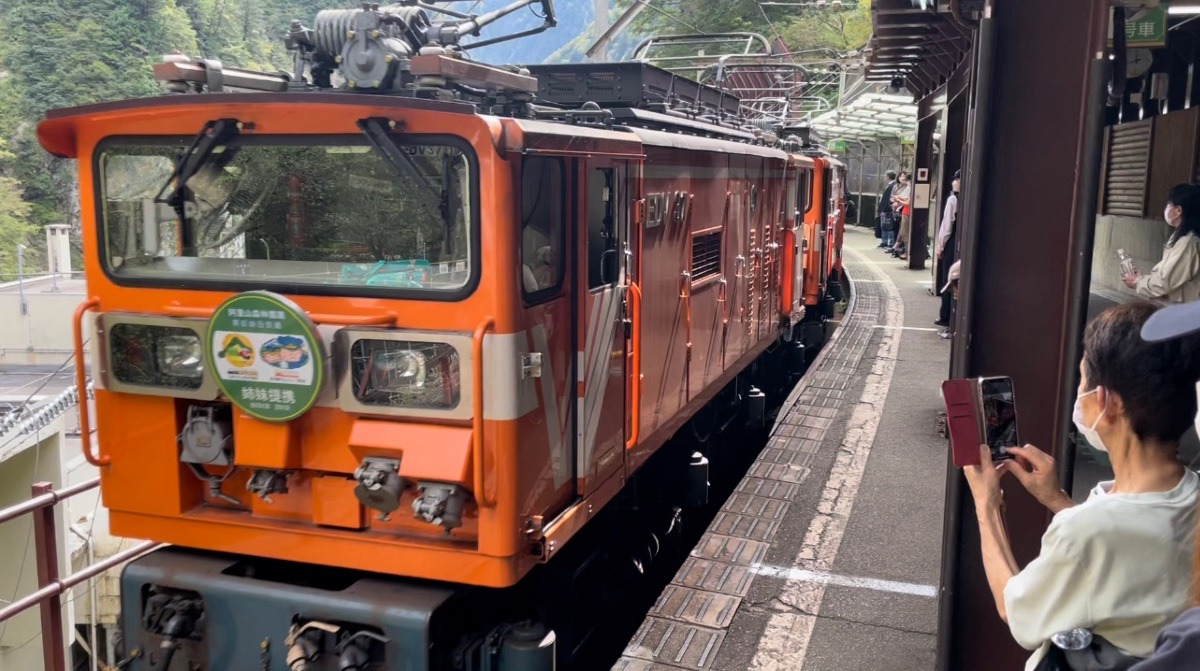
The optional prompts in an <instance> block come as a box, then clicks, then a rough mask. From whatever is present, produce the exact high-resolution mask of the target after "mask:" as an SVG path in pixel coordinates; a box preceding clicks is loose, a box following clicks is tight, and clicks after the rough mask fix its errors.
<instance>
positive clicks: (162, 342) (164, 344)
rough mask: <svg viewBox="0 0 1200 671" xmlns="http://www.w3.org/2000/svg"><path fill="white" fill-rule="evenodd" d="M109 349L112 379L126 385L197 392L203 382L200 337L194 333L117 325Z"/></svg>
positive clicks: (172, 329)
mask: <svg viewBox="0 0 1200 671" xmlns="http://www.w3.org/2000/svg"><path fill="white" fill-rule="evenodd" d="M109 348H110V351H109V360H110V362H111V368H112V374H113V377H115V378H116V379H117V381H119V382H122V383H124V384H133V385H140V386H146V387H171V388H176V389H192V390H195V389H199V388H200V386H201V385H202V384H203V382H204V359H203V356H202V355H201V352H202V346H201V343H200V336H199V335H198V334H197V333H196V332H195V331H193V330H191V329H187V328H181V327H176V326H148V325H144V324H116V325H114V326H113V327H112V329H111V331H110V332H109Z"/></svg>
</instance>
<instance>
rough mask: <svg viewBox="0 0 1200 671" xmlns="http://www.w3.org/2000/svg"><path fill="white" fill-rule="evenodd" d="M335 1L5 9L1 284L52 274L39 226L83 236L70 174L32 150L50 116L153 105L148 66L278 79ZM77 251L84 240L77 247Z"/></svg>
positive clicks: (17, 5)
mask: <svg viewBox="0 0 1200 671" xmlns="http://www.w3.org/2000/svg"><path fill="white" fill-rule="evenodd" d="M354 4H355V3H352V2H350V3H348V2H339V1H338V0H332V1H330V0H3V2H0V281H4V280H10V279H12V278H13V275H14V274H15V273H16V245H17V244H18V243H19V242H24V243H25V244H27V245H29V247H30V251H29V252H27V253H26V266H27V267H28V268H31V269H39V268H45V262H44V252H43V247H44V240H43V236H42V235H40V229H41V227H42V226H44V225H46V224H51V223H70V224H73V225H77V224H78V220H79V216H78V215H79V203H78V202H77V198H76V189H75V166H74V165H73V163H72V162H69V161H60V160H56V159H54V158H53V157H51V156H49V155H48V154H46V153H45V152H44V151H43V150H42V149H41V147H40V146H39V145H38V143H37V138H36V136H35V129H36V124H37V122H38V120H39V119H41V118H42V116H43V114H44V113H45V111H46V110H47V109H52V108H56V107H69V106H72V105H82V104H87V103H93V102H100V101H105V100H118V99H122V98H132V97H143V96H152V95H157V94H158V93H159V92H160V88H159V87H158V85H157V84H156V83H155V82H154V81H153V79H152V77H151V65H152V64H153V63H155V62H157V61H159V60H160V59H161V57H162V55H163V54H167V53H172V52H181V53H184V54H188V55H192V56H205V57H209V58H218V59H220V60H222V61H223V62H225V63H228V64H230V65H236V66H242V67H250V68H264V69H277V68H279V67H287V66H288V64H289V62H290V61H289V59H288V57H287V53H286V51H285V50H284V48H283V42H282V40H281V39H280V38H281V36H282V33H283V31H284V30H285V29H286V28H287V26H288V23H289V21H290V20H291V19H292V18H300V19H303V20H304V21H305V22H306V23H311V19H312V17H314V16H315V15H316V12H317V11H318V10H319V9H324V8H330V7H344V6H353V5H354ZM74 241H75V245H76V247H78V244H79V240H78V236H75V240H74Z"/></svg>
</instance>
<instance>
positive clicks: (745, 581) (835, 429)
mask: <svg viewBox="0 0 1200 671" xmlns="http://www.w3.org/2000/svg"><path fill="white" fill-rule="evenodd" d="M877 244H878V240H877V239H876V238H875V237H874V236H873V235H872V233H871V232H870V231H869V230H868V229H861V228H854V229H851V230H847V231H846V240H845V245H844V252H843V255H844V266H845V268H846V273H847V274H848V275H849V279H850V283H851V289H852V291H851V298H850V302H849V305H848V306H847V309H846V313H845V315H844V316H843V318H842V322H841V324H840V326H839V328H838V329H837V330H836V331H835V333H834V336H833V339H832V340H831V341H830V342H829V343H828V344H827V345H826V346H825V348H824V349H823V350H822V352H821V354H820V355H819V357H818V358H817V360H816V361H815V362H814V363H813V365H812V367H811V368H810V369H809V371H808V373H807V374H806V375H805V376H804V378H803V380H802V381H801V382H800V383H799V384H798V385H797V387H796V388H795V389H794V390H793V391H792V393H791V395H790V396H789V398H788V399H787V400H786V401H785V403H784V404H783V406H782V408H781V409H780V412H779V415H778V418H777V420H776V423H775V425H774V427H773V429H772V433H771V438H770V440H769V442H768V443H767V445H766V447H765V448H764V449H763V451H762V453H761V454H760V455H759V456H758V458H757V460H756V461H755V463H754V464H753V466H752V467H751V469H750V471H749V472H748V473H747V474H746V477H745V478H744V479H743V480H742V481H741V483H740V484H739V485H738V488H737V490H736V491H735V492H734V493H733V494H732V495H731V496H730V497H729V499H728V500H727V501H725V503H724V505H723V507H722V508H721V512H720V513H719V514H718V515H717V516H716V517H715V518H714V520H713V522H712V523H711V525H710V526H709V528H708V530H707V532H706V533H705V535H704V537H703V538H702V540H701V542H700V543H699V544H698V545H697V546H696V547H695V548H694V549H693V550H692V552H691V554H690V556H689V557H688V559H687V560H686V561H685V562H684V564H683V566H682V567H681V568H680V569H679V571H678V573H677V574H676V575H675V577H674V579H673V580H672V582H671V584H669V585H668V586H667V587H666V588H665V589H664V590H663V592H662V594H661V595H660V596H659V598H658V600H657V602H656V603H655V605H654V607H653V608H652V609H651V611H650V613H649V614H648V616H647V617H646V619H645V621H644V622H643V623H642V624H641V626H640V627H639V628H638V631H637V633H636V634H635V635H634V637H633V638H632V640H631V641H630V642H629V644H628V646H627V647H626V649H625V651H624V654H623V656H622V657H621V659H620V660H619V661H618V662H617V664H616V665H615V666H614V667H613V668H614V669H616V670H618V671H652V670H663V671H667V670H678V669H714V670H738V671H741V670H744V669H749V670H750V671H776V670H779V671H782V670H785V669H786V670H788V671H798V670H800V669H804V670H806V671H826V670H828V671H833V670H835V669H837V670H839V671H856V670H857V671H873V670H876V669H878V670H880V671H884V670H887V671H928V670H929V669H932V668H934V660H935V656H936V631H937V610H938V609H937V606H938V601H937V595H938V584H939V577H940V571H941V544H942V516H943V505H944V496H945V479H946V454H947V450H948V449H949V448H948V442H947V441H946V440H945V439H944V438H941V437H939V435H938V433H937V417H938V413H939V412H940V411H941V410H942V402H941V397H940V394H939V389H940V385H941V382H942V380H943V379H945V377H946V373H947V370H948V368H949V356H950V341H949V340H944V339H942V338H941V337H939V336H938V331H939V330H940V329H938V328H937V327H936V326H935V325H934V324H933V322H934V320H935V319H936V318H937V312H938V308H939V305H940V299H938V298H935V297H932V296H931V295H930V293H929V288H930V286H931V282H930V276H931V274H930V272H929V271H924V272H918V271H912V270H907V269H905V268H903V267H902V263H901V262H900V261H899V260H897V259H895V258H893V257H892V256H890V255H887V254H885V253H884V252H883V251H882V250H879V249H876V245H877Z"/></svg>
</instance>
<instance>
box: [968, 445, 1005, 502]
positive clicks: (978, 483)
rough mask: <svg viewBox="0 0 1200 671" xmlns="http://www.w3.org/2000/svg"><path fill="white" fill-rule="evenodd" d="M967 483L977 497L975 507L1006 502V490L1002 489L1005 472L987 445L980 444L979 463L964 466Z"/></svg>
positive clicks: (972, 493)
mask: <svg viewBox="0 0 1200 671" xmlns="http://www.w3.org/2000/svg"><path fill="white" fill-rule="evenodd" d="M963 475H965V476H967V485H968V486H970V488H971V495H972V496H974V497H975V509H976V510H979V511H983V510H986V509H988V508H999V507H1000V506H1001V504H1003V503H1004V492H1003V491H1002V490H1001V489H1000V476H1001V475H1003V472H1002V471H1001V470H1000V469H999V468H997V467H996V465H995V464H993V463H992V450H991V448H989V447H988V446H987V445H980V446H979V465H978V466H963Z"/></svg>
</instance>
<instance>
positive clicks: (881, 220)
mask: <svg viewBox="0 0 1200 671" xmlns="http://www.w3.org/2000/svg"><path fill="white" fill-rule="evenodd" d="M887 180H888V183H887V186H885V187H883V193H881V194H879V204H878V205H876V206H875V212H876V216H875V237H877V238H880V239H881V240H882V242H881V243H880V244H879V248H880V249H888V248H890V247H891V246H892V242H893V239H892V237H891V236H890V235H889V233H894V232H895V230H896V228H895V224H894V223H893V222H892V219H893V214H892V189H894V188H896V171H895V170H888V171H887Z"/></svg>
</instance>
